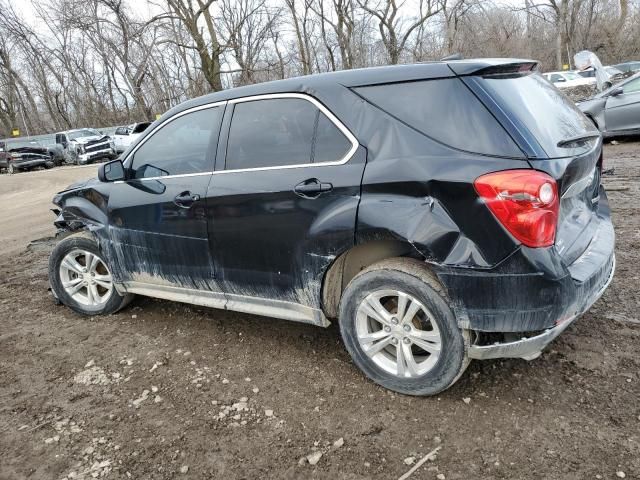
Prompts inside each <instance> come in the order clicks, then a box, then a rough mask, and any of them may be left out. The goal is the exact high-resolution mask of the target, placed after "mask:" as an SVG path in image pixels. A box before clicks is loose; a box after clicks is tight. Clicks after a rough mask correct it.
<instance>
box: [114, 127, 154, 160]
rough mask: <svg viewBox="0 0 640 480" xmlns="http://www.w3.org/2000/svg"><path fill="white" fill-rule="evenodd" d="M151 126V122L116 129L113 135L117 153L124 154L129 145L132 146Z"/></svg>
mask: <svg viewBox="0 0 640 480" xmlns="http://www.w3.org/2000/svg"><path fill="white" fill-rule="evenodd" d="M149 125H151V122H140V123H132V124H131V125H126V126H122V127H118V128H116V132H115V134H114V135H113V142H114V144H115V146H116V152H118V153H122V152H124V151H125V150H126V149H127V148H129V145H131V144H132V143H133V141H134V140H135V139H136V138H138V137H139V136H140V134H142V132H144V131H145V130H146V129H147V127H148V126H149Z"/></svg>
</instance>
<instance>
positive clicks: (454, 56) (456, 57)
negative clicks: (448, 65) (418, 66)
mask: <svg viewBox="0 0 640 480" xmlns="http://www.w3.org/2000/svg"><path fill="white" fill-rule="evenodd" d="M449 60H462V54H461V53H452V54H451V55H447V56H446V57H443V58H441V59H440V61H441V62H448V61H449Z"/></svg>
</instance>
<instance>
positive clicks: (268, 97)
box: [213, 92, 360, 175]
mask: <svg viewBox="0 0 640 480" xmlns="http://www.w3.org/2000/svg"><path fill="white" fill-rule="evenodd" d="M282 98H299V99H302V100H306V101H308V102H309V103H311V104H312V105H313V106H315V107H316V108H317V109H318V110H320V112H322V113H323V114H324V115H325V116H326V117H327V118H328V119H329V121H330V122H331V123H333V124H334V125H335V126H336V128H337V129H338V130H340V132H341V133H342V134H343V135H344V136H345V137H346V138H347V140H349V143H351V148H349V150H348V151H347V153H345V154H344V155H343V156H342V158H340V159H339V160H332V161H329V162H318V163H312V162H308V163H299V164H295V165H272V166H269V167H251V168H234V169H228V170H227V169H225V168H224V167H223V169H222V170H215V171H214V172H213V174H214V175H218V174H227V173H238V172H261V171H265V170H288V169H292V168H309V167H327V166H335V165H344V164H345V163H347V162H348V161H349V160H351V158H352V157H353V155H354V153H355V152H356V150H357V149H358V146H359V145H360V144H359V143H358V139H357V138H356V137H355V135H353V133H351V131H350V130H349V129H348V128H347V127H346V126H345V125H344V124H343V123H342V122H341V121H340V120H339V119H338V117H336V116H335V115H334V114H333V113H332V112H331V110H329V109H328V108H327V107H325V106H324V105H323V104H322V103H320V101H318V100H317V99H316V98H314V97H312V96H311V95H307V94H305V93H293V92H289V93H267V94H262V95H252V96H250V97H239V98H234V99H231V100H229V104H230V105H234V106H235V105H236V104H238V103H245V102H254V101H258V100H273V99H282ZM232 126H233V120H231V123H230V125H229V130H228V131H227V135H228V133H229V132H230V131H231V127H232ZM314 137H315V132H314ZM228 141H229V139H228V136H227V145H228ZM225 150H226V149H225ZM223 164H224V165H225V167H226V164H227V158H226V152H225V158H224V162H223Z"/></svg>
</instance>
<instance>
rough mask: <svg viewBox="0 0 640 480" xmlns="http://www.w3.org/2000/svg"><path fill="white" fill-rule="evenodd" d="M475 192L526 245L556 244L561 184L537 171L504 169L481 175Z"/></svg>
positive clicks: (546, 245)
mask: <svg viewBox="0 0 640 480" xmlns="http://www.w3.org/2000/svg"><path fill="white" fill-rule="evenodd" d="M474 186H475V187H476V191H477V192H478V194H479V195H480V197H481V198H482V199H483V200H484V202H485V203H486V205H487V206H488V207H489V209H490V210H491V212H493V214H494V215H495V217H496V218H497V219H498V221H500V223H501V224H502V225H503V226H504V227H505V228H506V229H507V230H508V231H509V232H510V233H511V234H512V235H513V236H514V237H515V238H516V239H517V240H518V241H520V242H521V243H522V244H524V245H526V246H527V247H548V246H551V245H553V242H554V241H555V236H556V225H557V223H558V210H559V200H558V185H557V183H556V181H555V180H554V179H553V178H551V177H550V176H549V175H547V174H546V173H542V172H538V171H536V170H504V171H501V172H495V173H489V174H487V175H483V176H481V177H478V178H477V179H476V181H475V182H474Z"/></svg>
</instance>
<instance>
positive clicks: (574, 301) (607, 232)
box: [438, 190, 615, 359]
mask: <svg viewBox="0 0 640 480" xmlns="http://www.w3.org/2000/svg"><path fill="white" fill-rule="evenodd" d="M593 221H594V222H598V223H597V224H596V227H595V228H594V230H595V234H594V235H593V237H592V238H591V241H590V243H589V244H588V246H587V247H586V249H585V250H584V252H583V253H582V254H581V255H580V256H579V257H578V258H577V259H575V260H574V261H573V262H572V263H571V264H570V265H565V263H564V261H563V258H562V257H561V255H560V254H558V252H557V251H556V248H555V247H551V248H546V249H535V248H533V249H532V248H525V247H521V248H520V249H519V250H518V251H517V252H516V253H514V254H513V255H511V257H509V258H508V259H506V260H505V261H504V262H502V263H501V264H500V265H498V266H497V267H495V268H494V269H492V270H483V271H479V270H472V271H470V270H469V269H462V268H447V269H442V270H441V271H439V272H438V276H439V278H440V280H441V281H442V283H443V284H444V285H445V287H446V288H447V291H448V294H449V297H450V298H451V300H452V303H453V307H454V311H455V313H456V316H457V318H458V323H459V325H460V326H461V327H462V328H466V329H469V330H473V331H476V332H483V333H482V335H481V337H483V340H485V341H483V342H482V343H484V344H483V345H474V346H472V347H470V350H469V356H470V357H471V358H477V359H484V358H500V357H517V358H526V359H531V358H535V357H536V356H537V355H539V353H540V351H541V350H542V349H543V348H544V347H545V346H547V345H548V344H549V343H550V342H551V341H552V340H553V339H554V338H556V337H557V336H558V335H560V333H562V332H563V331H564V330H565V329H566V328H567V327H568V326H569V325H570V324H571V323H572V322H573V321H574V320H576V319H577V318H578V317H579V316H580V315H581V314H583V313H584V312H585V311H587V310H588V309H589V308H590V307H591V306H592V305H593V304H594V303H595V302H596V300H597V299H598V298H600V296H601V295H602V293H603V292H604V291H605V289H606V288H607V286H608V285H609V283H610V282H611V278H612V277H613V272H614V269H615V257H614V247H615V233H614V230H613V225H612V223H611V219H610V213H609V205H608V201H607V197H606V193H605V192H604V190H601V193H600V204H599V208H598V213H597V218H596V219H594V220H593ZM492 333H500V334H505V335H501V336H498V337H497V338H502V337H505V338H506V339H507V340H508V339H509V338H520V340H517V341H506V342H504V343H494V344H491V341H492V339H493V338H495V335H491V334H492Z"/></svg>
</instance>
